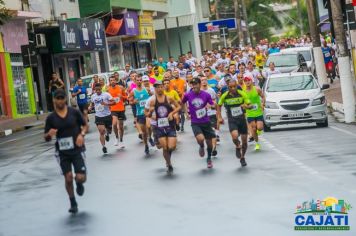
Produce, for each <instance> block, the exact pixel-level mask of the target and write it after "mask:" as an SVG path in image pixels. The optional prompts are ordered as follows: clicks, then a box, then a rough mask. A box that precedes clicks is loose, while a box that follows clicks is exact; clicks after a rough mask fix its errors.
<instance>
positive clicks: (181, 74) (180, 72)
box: [178, 69, 187, 79]
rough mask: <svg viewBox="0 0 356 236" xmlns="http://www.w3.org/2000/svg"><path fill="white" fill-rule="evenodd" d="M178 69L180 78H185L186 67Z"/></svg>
mask: <svg viewBox="0 0 356 236" xmlns="http://www.w3.org/2000/svg"><path fill="white" fill-rule="evenodd" d="M178 71H179V78H183V79H185V78H186V77H187V70H186V69H183V70H180V69H178Z"/></svg>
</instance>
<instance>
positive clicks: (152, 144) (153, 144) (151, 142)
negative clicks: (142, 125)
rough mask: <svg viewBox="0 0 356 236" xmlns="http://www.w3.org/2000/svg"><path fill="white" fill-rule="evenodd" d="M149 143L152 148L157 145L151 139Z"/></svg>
mask: <svg viewBox="0 0 356 236" xmlns="http://www.w3.org/2000/svg"><path fill="white" fill-rule="evenodd" d="M148 141H149V142H150V144H151V146H152V147H154V146H155V145H156V144H155V142H154V141H153V139H152V138H151V137H150V138H149V139H148Z"/></svg>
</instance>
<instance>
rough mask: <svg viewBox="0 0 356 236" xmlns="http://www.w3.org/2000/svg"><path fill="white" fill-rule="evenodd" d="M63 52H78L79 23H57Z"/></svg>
mask: <svg viewBox="0 0 356 236" xmlns="http://www.w3.org/2000/svg"><path fill="white" fill-rule="evenodd" d="M59 31H60V34H61V43H62V49H63V50H80V42H79V40H80V32H79V31H80V24H79V21H59Z"/></svg>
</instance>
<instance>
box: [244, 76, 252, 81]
mask: <svg viewBox="0 0 356 236" xmlns="http://www.w3.org/2000/svg"><path fill="white" fill-rule="evenodd" d="M244 80H252V77H251V76H245V77H244Z"/></svg>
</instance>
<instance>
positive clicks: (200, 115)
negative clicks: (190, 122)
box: [195, 107, 206, 119]
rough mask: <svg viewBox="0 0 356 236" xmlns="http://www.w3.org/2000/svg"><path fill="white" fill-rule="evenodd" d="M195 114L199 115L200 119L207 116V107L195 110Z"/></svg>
mask: <svg viewBox="0 0 356 236" xmlns="http://www.w3.org/2000/svg"><path fill="white" fill-rule="evenodd" d="M195 114H196V115H197V118H198V119H200V118H202V117H204V116H206V109H205V107H204V108H202V109H199V110H197V111H196V112H195Z"/></svg>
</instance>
